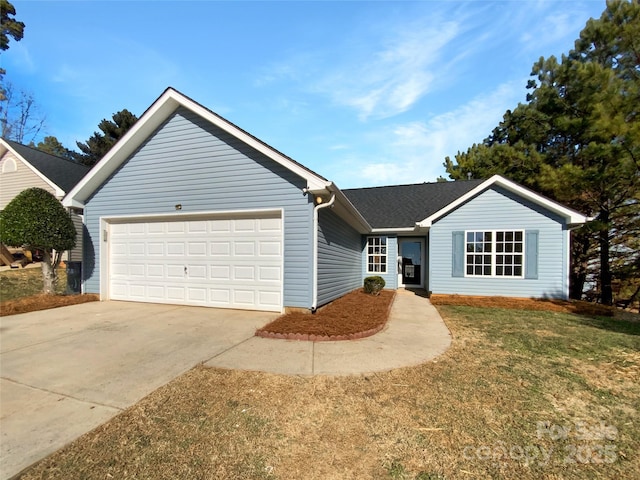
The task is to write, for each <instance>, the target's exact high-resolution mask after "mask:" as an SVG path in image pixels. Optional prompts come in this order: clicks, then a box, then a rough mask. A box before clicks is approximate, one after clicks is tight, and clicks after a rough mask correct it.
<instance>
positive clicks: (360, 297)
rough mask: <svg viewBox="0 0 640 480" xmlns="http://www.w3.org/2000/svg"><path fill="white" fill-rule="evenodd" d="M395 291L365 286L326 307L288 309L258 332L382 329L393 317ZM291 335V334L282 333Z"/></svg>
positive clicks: (317, 334) (318, 334) (319, 334)
mask: <svg viewBox="0 0 640 480" xmlns="http://www.w3.org/2000/svg"><path fill="white" fill-rule="evenodd" d="M394 296H395V292H394V291H391V290H383V291H382V292H380V295H377V296H376V295H369V294H366V293H364V292H363V291H362V290H356V291H353V292H351V293H349V294H347V295H345V296H343V297H340V298H338V299H337V300H334V301H333V302H331V303H330V304H328V305H326V306H324V307H322V308H321V309H319V310H318V311H317V313H315V314H310V313H300V312H295V313H288V314H286V315H282V316H280V317H278V318H276V319H275V320H274V321H273V322H271V323H269V324H267V325H265V326H264V327H262V328H261V329H259V330H258V332H257V334H258V335H261V336H264V334H270V335H269V336H275V335H285V336H288V335H313V336H315V337H320V338H314V339H315V340H320V339H322V337H328V338H331V337H341V336H347V337H348V336H349V335H354V334H360V333H362V332H374V331H379V329H380V328H382V327H383V326H384V325H385V323H386V322H387V319H388V317H389V310H390V308H391V304H392V302H393V299H394ZM281 338H288V337H281Z"/></svg>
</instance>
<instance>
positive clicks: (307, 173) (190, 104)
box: [63, 87, 332, 208]
mask: <svg viewBox="0 0 640 480" xmlns="http://www.w3.org/2000/svg"><path fill="white" fill-rule="evenodd" d="M178 107H184V108H186V109H188V110H190V111H192V112H194V113H195V114H196V115H199V116H201V117H202V118H204V119H205V120H207V121H209V122H211V123H212V124H214V125H215V126H217V127H219V128H221V129H222V130H224V131H226V132H227V133H229V134H231V135H233V136H234V137H236V138H237V139H239V140H241V141H242V142H244V143H245V144H247V145H249V146H251V147H253V148H255V149H256V150H258V151H259V152H261V153H263V154H265V155H266V156H267V157H269V158H271V159H272V160H274V161H275V162H277V163H279V164H281V165H283V166H284V167H286V168H288V169H289V170H291V171H292V172H294V173H296V174H297V175H299V176H300V177H302V178H304V179H305V180H306V181H307V189H308V190H309V191H311V192H328V191H329V186H330V185H332V184H331V182H330V181H328V180H327V179H326V178H324V177H322V176H320V175H318V174H317V173H315V172H314V171H312V170H310V169H308V168H307V167H305V166H304V165H302V164H300V163H298V162H296V161H295V160H293V159H291V158H290V157H288V156H286V155H284V154H283V153H281V152H279V151H277V150H276V149H274V148H273V147H271V146H269V145H267V144H266V143H264V142H262V141H261V140H259V139H258V138H256V137H254V136H253V135H251V134H249V133H248V132H246V131H245V130H243V129H241V128H240V127H238V126H237V125H235V124H233V123H231V122H230V121H228V120H227V119H225V118H223V117H221V116H220V115H218V114H216V113H214V112H213V111H211V110H209V109H208V108H206V107H204V106H202V105H201V104H199V103H198V102H196V101H194V100H192V99H191V98H189V97H187V96H186V95H183V94H182V93H180V92H178V91H177V90H175V89H173V88H171V87H169V88H167V89H166V90H165V91H164V92H163V93H162V95H160V97H158V99H157V100H156V101H155V102H154V103H153V104H152V105H151V106H150V107H149V108H148V109H147V110H146V111H145V112H144V113H143V114H142V116H141V117H140V118H139V119H138V121H137V122H136V123H135V124H134V125H133V127H131V129H130V130H129V131H128V132H127V133H126V134H125V135H124V136H123V137H122V138H121V139H120V140H118V142H117V143H116V144H115V145H114V146H113V147H112V148H111V150H109V152H107V154H106V155H105V156H104V157H103V158H102V159H101V160H100V161H99V162H98V163H97V164H96V165H95V166H94V167H93V168H92V170H91V173H90V174H89V175H87V176H86V177H85V178H84V179H83V180H82V181H81V182H79V183H78V184H77V185H76V186H75V188H74V189H73V190H72V191H71V192H69V193H68V194H67V196H66V197H65V198H64V199H63V204H64V205H65V206H69V207H70V206H74V207H81V208H82V207H83V206H84V202H85V201H86V200H87V199H88V198H89V197H90V196H91V194H92V193H93V192H94V191H95V190H96V189H97V188H98V187H99V186H100V185H102V183H103V182H105V181H106V180H107V179H108V178H109V176H110V175H111V174H112V173H113V172H114V171H115V170H116V169H117V168H118V167H119V166H120V165H121V164H122V163H123V162H124V161H126V160H127V158H129V156H130V155H131V154H132V153H133V152H134V151H135V150H136V149H137V148H138V147H139V146H140V145H142V143H143V142H144V141H145V140H146V139H147V138H148V137H149V136H150V135H151V134H153V132H154V131H155V130H156V129H157V128H158V127H159V126H160V125H161V124H162V123H163V122H164V121H165V120H167V119H168V118H169V117H170V116H171V115H172V114H173V113H174V112H175V111H176V110H177V109H178Z"/></svg>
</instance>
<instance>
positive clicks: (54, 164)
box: [0, 138, 89, 196]
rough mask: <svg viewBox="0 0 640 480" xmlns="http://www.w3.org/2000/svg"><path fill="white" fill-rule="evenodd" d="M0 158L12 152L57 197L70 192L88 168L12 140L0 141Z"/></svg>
mask: <svg viewBox="0 0 640 480" xmlns="http://www.w3.org/2000/svg"><path fill="white" fill-rule="evenodd" d="M0 147H1V148H0V156H2V155H4V154H5V153H6V151H10V152H12V153H13V154H14V155H15V156H16V157H17V158H19V159H20V160H22V161H23V162H24V163H25V164H26V165H27V166H28V167H29V168H31V170H33V171H34V173H35V174H36V175H38V176H39V177H41V178H42V179H43V180H44V181H45V182H47V183H48V184H49V185H51V186H52V187H53V188H54V189H55V190H56V194H57V195H58V196H62V195H64V194H65V193H67V192H68V191H70V190H71V189H72V188H73V187H74V186H75V185H76V184H77V183H78V182H79V181H80V180H81V179H82V178H83V177H84V176H85V175H86V174H87V172H88V171H89V167H87V166H85V165H81V164H79V163H76V162H73V161H71V160H67V159H66V158H61V157H57V156H55V155H51V154H49V153H45V152H42V151H40V150H38V149H36V148H32V147H28V146H26V145H22V144H20V143H18V142H14V141H12V140H5V139H4V138H3V139H0Z"/></svg>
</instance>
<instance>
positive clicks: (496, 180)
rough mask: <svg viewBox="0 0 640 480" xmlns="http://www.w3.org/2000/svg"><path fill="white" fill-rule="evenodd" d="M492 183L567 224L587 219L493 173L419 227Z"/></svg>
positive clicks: (581, 222) (422, 222)
mask: <svg viewBox="0 0 640 480" xmlns="http://www.w3.org/2000/svg"><path fill="white" fill-rule="evenodd" d="M492 185H498V186H500V187H502V188H504V189H505V190H509V191H510V192H513V193H515V194H517V195H519V196H521V197H523V198H525V199H527V200H529V201H531V202H533V203H535V204H537V205H540V206H541V207H544V208H546V209H547V210H549V211H551V212H553V213H556V214H558V215H560V216H561V217H563V218H564V219H565V220H566V222H567V224H569V225H581V224H583V223H586V222H587V221H588V220H589V218H588V217H586V216H584V215H582V214H581V213H578V212H576V211H575V210H572V209H570V208H567V207H565V206H563V205H560V204H559V203H557V202H554V201H553V200H549V199H548V198H545V197H543V196H541V195H538V194H537V193H535V192H533V191H532V190H529V189H528V188H525V187H522V186H520V185H518V184H517V183H514V182H512V181H511V180H508V179H506V178H504V177H502V176H500V175H494V176H492V177H491V178H489V179H487V180H486V181H484V182H482V183H481V184H480V185H478V186H477V187H476V188H474V189H473V190H470V191H469V192H467V193H466V194H464V195H462V196H461V197H460V198H458V199H457V200H455V201H454V202H451V203H450V204H449V205H447V206H446V207H444V208H442V209H441V210H439V211H437V212H436V213H434V214H433V215H430V216H428V217H427V218H425V219H424V220H422V221H421V222H419V223H418V225H420V226H421V227H427V228H428V227H431V225H432V223H433V222H434V221H435V220H436V219H438V218H440V217H442V216H443V215H446V214H447V213H448V212H450V211H451V210H453V209H455V208H457V207H458V206H460V205H462V204H463V203H465V202H467V201H468V200H469V199H471V198H473V197H475V196H476V195H478V194H480V193H481V192H483V191H484V190H486V189H488V188H489V187H491V186H492Z"/></svg>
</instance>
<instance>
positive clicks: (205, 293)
mask: <svg viewBox="0 0 640 480" xmlns="http://www.w3.org/2000/svg"><path fill="white" fill-rule="evenodd" d="M109 232H110V236H109V239H110V243H109V250H110V262H109V276H110V296H111V298H113V299H115V300H134V301H147V302H154V303H176V304H185V305H204V306H211V307H225V308H246V309H255V310H273V311H280V310H281V308H282V250H283V249H282V221H281V219H280V218H236V219H230V218H220V219H216V218H213V219H207V220H197V221H182V220H181V221H176V222H149V223H144V222H137V223H130V224H112V225H110V229H109Z"/></svg>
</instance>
